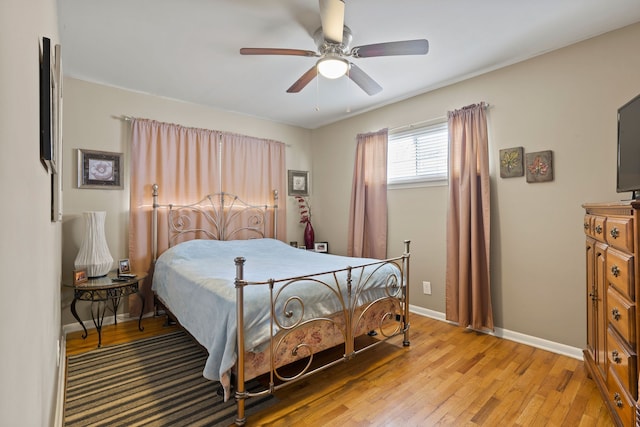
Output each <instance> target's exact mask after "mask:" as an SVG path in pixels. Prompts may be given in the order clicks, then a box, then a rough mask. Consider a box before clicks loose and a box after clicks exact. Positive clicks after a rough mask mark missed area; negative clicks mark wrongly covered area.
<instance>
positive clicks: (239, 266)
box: [234, 257, 247, 426]
mask: <svg viewBox="0 0 640 427" xmlns="http://www.w3.org/2000/svg"><path fill="white" fill-rule="evenodd" d="M234 261H235V265H236V280H235V286H236V323H237V325H236V336H237V339H238V342H237V347H236V350H237V354H238V360H237V361H236V368H237V369H236V375H237V383H236V384H237V385H236V407H237V408H236V409H237V415H236V425H237V426H243V425H244V424H245V422H246V421H247V420H246V417H245V415H244V403H245V399H246V398H247V392H246V389H245V384H244V287H245V285H246V282H245V281H244V262H245V259H244V258H243V257H237V258H235V260H234Z"/></svg>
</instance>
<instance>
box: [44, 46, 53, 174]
mask: <svg viewBox="0 0 640 427" xmlns="http://www.w3.org/2000/svg"><path fill="white" fill-rule="evenodd" d="M51 65H52V60H51V39H49V38H48V37H43V38H42V46H41V57H40V161H41V162H42V164H43V166H44V167H45V169H46V170H47V172H50V173H55V169H56V163H55V161H56V158H55V154H56V153H55V146H54V140H53V135H54V129H53V123H54V118H53V115H54V108H55V107H54V105H53V100H54V91H55V87H54V84H55V83H54V82H55V76H54V75H53V73H54V71H53V68H52V67H51Z"/></svg>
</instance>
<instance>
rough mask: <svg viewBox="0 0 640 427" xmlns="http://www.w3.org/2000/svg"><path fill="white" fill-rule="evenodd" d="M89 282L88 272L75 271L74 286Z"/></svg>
mask: <svg viewBox="0 0 640 427" xmlns="http://www.w3.org/2000/svg"><path fill="white" fill-rule="evenodd" d="M87 281H89V276H88V275H87V270H73V286H76V285H79V284H81V283H85V282H87Z"/></svg>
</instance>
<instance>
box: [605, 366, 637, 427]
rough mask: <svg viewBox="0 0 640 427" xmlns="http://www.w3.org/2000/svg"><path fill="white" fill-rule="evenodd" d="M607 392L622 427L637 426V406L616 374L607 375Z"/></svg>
mask: <svg viewBox="0 0 640 427" xmlns="http://www.w3.org/2000/svg"><path fill="white" fill-rule="evenodd" d="M607 391H608V396H607V398H608V399H609V401H610V402H611V403H612V407H613V408H614V409H615V411H616V413H617V414H618V417H619V418H620V421H622V425H624V426H634V425H635V424H636V423H635V419H636V405H635V403H634V401H633V399H631V397H630V396H629V395H628V394H627V392H626V391H625V390H624V389H623V387H622V386H621V385H620V383H619V382H618V378H617V377H616V375H615V373H614V372H609V375H607Z"/></svg>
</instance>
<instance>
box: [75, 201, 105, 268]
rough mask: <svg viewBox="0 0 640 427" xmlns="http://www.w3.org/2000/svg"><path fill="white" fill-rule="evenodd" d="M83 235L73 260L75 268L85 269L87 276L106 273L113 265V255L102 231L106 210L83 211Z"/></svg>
mask: <svg viewBox="0 0 640 427" xmlns="http://www.w3.org/2000/svg"><path fill="white" fill-rule="evenodd" d="M83 216H84V225H85V227H84V237H83V238H82V244H81V245H80V251H78V256H76V260H75V263H74V265H75V268H76V270H87V276H89V277H92V278H93V277H101V276H104V275H106V274H107V273H108V272H109V270H111V268H112V267H113V257H112V256H111V253H110V252H109V246H107V237H106V235H105V231H104V222H105V218H106V216H107V213H106V212H84V213H83Z"/></svg>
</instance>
